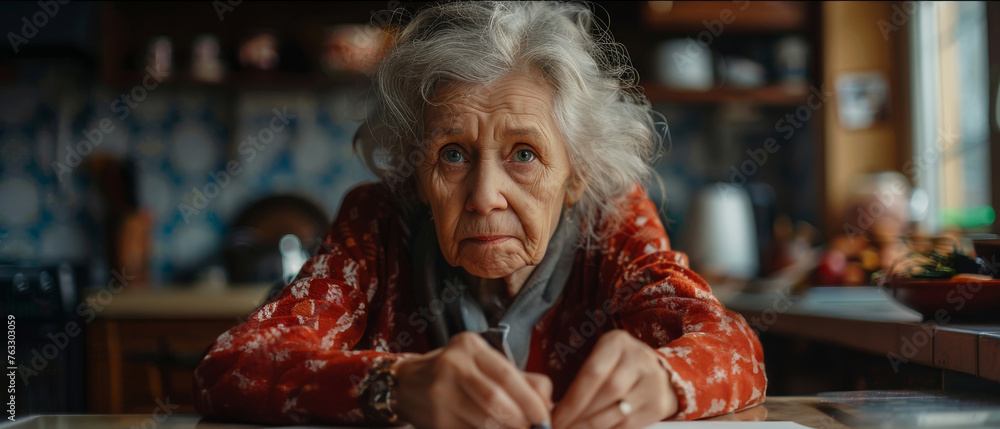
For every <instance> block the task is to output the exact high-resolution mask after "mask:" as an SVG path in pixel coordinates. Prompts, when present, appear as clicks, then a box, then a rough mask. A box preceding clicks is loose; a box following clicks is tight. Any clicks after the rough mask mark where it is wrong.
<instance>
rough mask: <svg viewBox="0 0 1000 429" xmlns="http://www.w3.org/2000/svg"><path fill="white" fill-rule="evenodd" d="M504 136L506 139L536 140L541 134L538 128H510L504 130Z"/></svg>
mask: <svg viewBox="0 0 1000 429" xmlns="http://www.w3.org/2000/svg"><path fill="white" fill-rule="evenodd" d="M504 135H505V136H507V137H530V138H535V139H537V138H539V137H541V135H542V134H541V132H539V131H538V128H535V127H530V128H511V129H509V130H506V131H505V132H504Z"/></svg>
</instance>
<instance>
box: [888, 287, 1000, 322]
mask: <svg viewBox="0 0 1000 429" xmlns="http://www.w3.org/2000/svg"><path fill="white" fill-rule="evenodd" d="M885 287H886V289H887V290H888V292H889V295H890V296H892V298H893V299H895V300H896V301H898V302H899V303H900V304H903V305H905V306H907V307H909V308H912V309H914V310H916V311H917V312H919V313H920V314H922V315H923V316H924V321H928V322H939V323H948V322H950V321H974V322H1000V280H995V279H994V280H977V279H969V278H958V279H948V280H925V279H898V280H893V281H891V282H889V283H886V284H885Z"/></svg>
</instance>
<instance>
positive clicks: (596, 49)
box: [356, 1, 662, 239]
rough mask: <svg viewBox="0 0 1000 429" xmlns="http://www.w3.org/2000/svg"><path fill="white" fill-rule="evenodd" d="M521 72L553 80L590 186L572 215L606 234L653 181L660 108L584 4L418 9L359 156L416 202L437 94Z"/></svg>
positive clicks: (385, 63) (386, 71) (377, 91)
mask: <svg viewBox="0 0 1000 429" xmlns="http://www.w3.org/2000/svg"><path fill="white" fill-rule="evenodd" d="M515 71H524V72H530V71H534V72H540V74H541V75H542V76H543V77H544V79H545V80H546V81H547V82H548V83H549V84H550V85H551V86H552V88H553V90H554V94H555V103H554V104H555V105H554V112H553V116H554V118H555V120H556V124H557V126H558V128H559V132H560V133H562V137H563V140H564V141H565V142H566V145H567V151H568V153H569V157H570V162H571V164H572V166H573V172H572V174H573V179H574V180H583V181H584V183H585V188H584V191H583V194H582V196H581V197H580V200H579V201H578V202H577V203H576V205H575V207H574V208H573V210H572V214H573V216H575V217H576V220H578V221H579V222H580V223H581V224H582V225H583V226H584V228H585V230H584V231H583V236H582V238H584V239H599V238H601V236H602V235H603V234H602V232H601V231H606V230H613V229H614V227H616V226H617V225H619V224H620V223H621V221H622V219H621V218H622V215H621V213H620V204H621V203H622V202H623V201H624V198H625V196H626V194H628V193H629V191H631V190H632V189H633V188H634V186H635V185H636V184H637V183H639V184H643V183H647V182H648V181H649V180H650V179H652V178H654V177H656V174H655V172H654V170H653V168H652V165H651V163H652V162H653V161H654V160H655V158H656V157H657V156H659V155H660V153H661V148H662V135H661V134H660V133H659V132H657V125H658V124H659V122H657V119H658V118H662V116H658V115H657V114H656V113H655V112H654V111H653V110H652V108H651V107H650V103H649V101H648V100H647V99H646V98H645V97H644V96H643V95H642V94H641V93H640V92H639V91H638V88H637V87H636V83H637V79H638V77H637V74H636V72H635V69H634V68H633V67H632V65H631V61H630V60H629V58H628V54H627V53H626V52H625V49H624V47H623V46H622V45H620V44H618V43H615V42H614V40H613V38H612V36H611V34H610V32H609V31H608V30H607V28H606V27H604V26H602V25H601V24H600V23H599V22H598V20H596V19H595V17H594V14H593V12H592V11H591V10H590V8H589V7H588V6H587V5H586V4H581V3H557V2H478V1H472V2H454V3H444V4H438V5H434V6H431V7H428V8H425V9H423V10H421V11H419V12H418V13H417V14H416V15H415V16H414V17H413V19H412V20H411V21H410V22H409V24H408V25H406V26H405V27H404V28H403V29H402V30H401V31H400V32H399V33H398V34H397V35H396V39H395V43H394V46H393V47H392V49H390V50H389V52H388V53H387V54H386V56H385V57H384V58H383V59H382V61H381V62H380V64H379V66H378V69H377V70H376V72H375V75H374V78H373V79H374V81H373V86H372V94H371V95H372V96H373V97H374V109H373V111H372V113H371V115H370V116H369V118H368V121H367V124H366V125H363V126H362V129H361V130H359V133H358V135H359V138H358V140H357V141H356V144H357V145H358V148H359V151H360V152H361V156H362V157H363V158H364V159H365V161H366V162H367V164H368V166H369V167H370V168H371V169H372V170H373V172H374V173H375V174H376V175H378V176H379V177H380V178H381V179H382V181H383V183H385V184H387V185H389V187H390V188H391V189H392V190H393V191H394V192H395V194H397V195H398V196H399V197H400V198H401V199H403V200H404V201H406V202H408V203H413V199H414V195H416V193H415V192H413V189H414V188H413V186H414V180H413V179H414V178H413V177H412V176H413V173H414V171H415V166H417V165H419V164H420V163H421V162H423V160H424V157H425V156H426V155H425V154H424V153H423V151H421V150H420V149H421V148H423V147H425V142H424V129H423V125H424V124H423V111H424V110H423V109H424V107H425V106H426V105H428V104H429V103H431V100H433V99H434V97H435V93H436V91H437V90H439V89H440V88H441V87H442V85H448V84H453V83H463V84H470V83H471V84H478V85H488V84H490V83H491V82H494V81H496V80H498V79H500V78H502V77H504V76H505V75H507V74H509V73H511V72H515ZM401 185H402V186H401Z"/></svg>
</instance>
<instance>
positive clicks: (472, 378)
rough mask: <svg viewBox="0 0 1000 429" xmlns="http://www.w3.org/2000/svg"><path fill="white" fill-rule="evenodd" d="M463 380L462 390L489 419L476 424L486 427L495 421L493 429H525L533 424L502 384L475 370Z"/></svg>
mask: <svg viewBox="0 0 1000 429" xmlns="http://www.w3.org/2000/svg"><path fill="white" fill-rule="evenodd" d="M473 371H474V372H473V373H471V374H466V375H465V376H464V377H463V378H464V380H463V382H462V383H460V384H461V388H462V390H463V391H465V392H466V393H467V394H468V395H469V397H470V398H472V401H473V402H474V403H475V404H474V405H475V407H476V408H477V409H480V410H482V412H483V414H484V415H485V416H486V417H487V419H482V420H479V421H477V422H474V424H476V425H477V427H484V425H486V424H487V421H488V419H489V418H492V419H493V420H494V422H493V423H494V424H493V425H491V427H524V426H528V425H530V424H531V422H529V421H528V417H527V416H525V413H524V412H523V411H522V408H521V405H520V404H519V403H518V402H517V401H515V400H514V399H513V397H512V395H511V394H510V393H509V392H508V391H507V390H506V389H504V388H503V387H502V386H501V385H500V384H498V383H496V382H495V381H494V380H492V379H490V378H489V377H487V376H486V375H485V374H483V373H481V372H480V371H481V370H477V369H474V370H473Z"/></svg>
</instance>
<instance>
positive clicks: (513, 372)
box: [474, 342, 552, 425]
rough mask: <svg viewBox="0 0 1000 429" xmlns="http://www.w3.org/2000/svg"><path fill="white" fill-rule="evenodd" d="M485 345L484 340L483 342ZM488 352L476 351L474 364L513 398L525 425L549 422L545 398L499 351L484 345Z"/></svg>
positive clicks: (549, 416) (549, 417)
mask: <svg viewBox="0 0 1000 429" xmlns="http://www.w3.org/2000/svg"><path fill="white" fill-rule="evenodd" d="M484 346H485V342H484ZM485 347H486V348H488V349H489V351H490V353H476V354H475V355H474V356H475V359H476V365H477V366H478V367H479V370H480V371H482V373H483V374H485V375H486V376H487V377H489V378H490V379H491V380H493V381H494V382H495V383H496V384H497V385H499V386H500V388H501V389H502V390H503V392H505V393H506V395H509V397H510V398H513V400H514V402H516V403H517V406H518V409H519V411H521V412H522V413H523V416H524V418H526V419H527V421H526V422H525V424H526V425H531V424H539V423H542V422H551V421H552V418H551V415H550V412H549V408H548V407H547V406H546V403H547V399H546V397H544V396H542V395H541V394H540V393H539V392H538V391H536V390H535V388H534V387H533V386H532V385H531V384H530V383H528V379H527V378H526V377H525V376H524V373H522V372H521V371H520V370H518V369H517V368H515V367H514V365H513V364H511V363H510V362H509V361H508V360H507V359H506V358H505V357H503V356H502V355H500V353H499V352H497V351H496V350H493V349H492V348H489V346H485Z"/></svg>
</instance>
